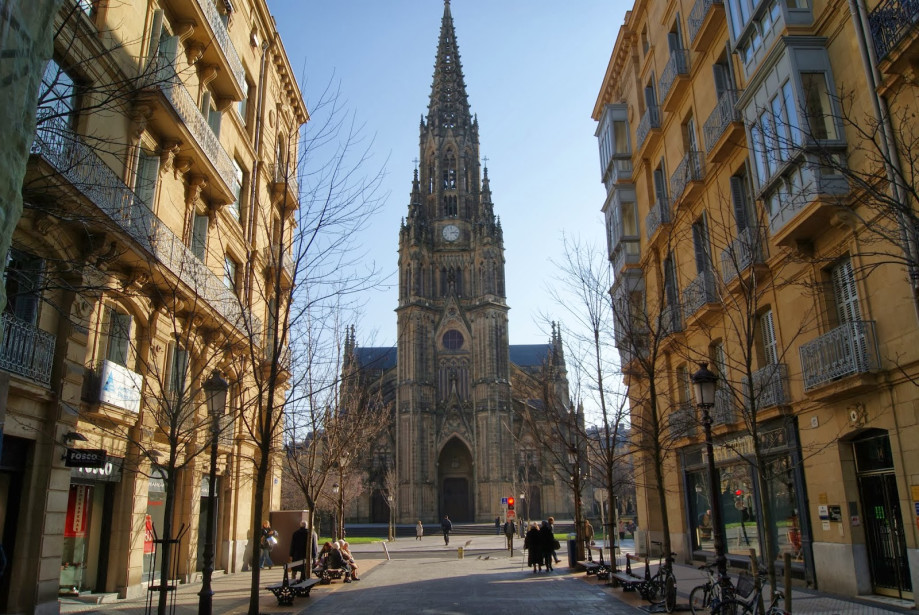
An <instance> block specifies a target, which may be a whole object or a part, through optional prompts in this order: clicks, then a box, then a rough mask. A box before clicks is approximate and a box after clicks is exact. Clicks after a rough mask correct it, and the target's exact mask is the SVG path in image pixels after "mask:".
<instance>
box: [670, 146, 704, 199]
mask: <svg viewBox="0 0 919 615" xmlns="http://www.w3.org/2000/svg"><path fill="white" fill-rule="evenodd" d="M703 179H705V156H704V155H703V154H702V152H692V151H690V152H686V154H685V155H684V156H683V159H682V160H681V161H680V164H678V165H677V167H676V170H675V171H674V172H673V175H671V176H670V196H672V197H673V200H674V202H677V201H678V200H679V198H680V196H682V194H683V191H684V190H686V186H687V184H689V182H699V181H702V180H703Z"/></svg>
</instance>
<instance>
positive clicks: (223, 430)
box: [217, 412, 236, 447]
mask: <svg viewBox="0 0 919 615" xmlns="http://www.w3.org/2000/svg"><path fill="white" fill-rule="evenodd" d="M235 418H236V415H235V413H233V412H227V413H226V414H223V415H222V416H219V417H218V418H217V429H218V432H217V444H219V445H220V446H224V447H228V446H233V441H234V440H235V439H236V434H235V433H234V430H235V427H236V424H235V422H234V419H235Z"/></svg>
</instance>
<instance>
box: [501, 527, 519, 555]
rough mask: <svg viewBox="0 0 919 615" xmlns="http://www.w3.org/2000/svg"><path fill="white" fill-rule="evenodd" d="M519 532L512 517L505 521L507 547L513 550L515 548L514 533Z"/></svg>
mask: <svg viewBox="0 0 919 615" xmlns="http://www.w3.org/2000/svg"><path fill="white" fill-rule="evenodd" d="M516 532H517V527H516V526H515V524H514V522H513V521H512V520H510V519H508V520H507V521H505V522H504V537H505V538H507V548H508V549H510V550H511V551H513V550H514V534H515V533H516Z"/></svg>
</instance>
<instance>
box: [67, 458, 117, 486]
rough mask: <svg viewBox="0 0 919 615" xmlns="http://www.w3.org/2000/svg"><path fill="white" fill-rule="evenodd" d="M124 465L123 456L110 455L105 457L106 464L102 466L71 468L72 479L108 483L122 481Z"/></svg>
mask: <svg viewBox="0 0 919 615" xmlns="http://www.w3.org/2000/svg"><path fill="white" fill-rule="evenodd" d="M123 465H124V459H122V458H121V457H109V456H107V457H106V459H105V465H103V466H102V467H100V468H87V467H85V466H81V467H78V468H73V469H72V470H70V479H71V480H74V479H82V480H91V481H100V482H106V483H120V482H121V469H122V466H123Z"/></svg>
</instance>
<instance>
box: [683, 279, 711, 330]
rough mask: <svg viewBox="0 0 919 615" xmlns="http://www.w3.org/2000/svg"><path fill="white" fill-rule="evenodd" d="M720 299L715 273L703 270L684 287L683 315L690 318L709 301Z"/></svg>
mask: <svg viewBox="0 0 919 615" xmlns="http://www.w3.org/2000/svg"><path fill="white" fill-rule="evenodd" d="M717 301H718V290H717V288H716V286H715V274H714V273H712V272H711V271H703V272H702V273H700V274H699V275H697V276H696V279H695V280H693V281H692V282H690V283H689V285H688V286H687V287H686V288H684V289H683V317H684V318H689V317H690V316H692V315H693V314H695V313H696V312H698V311H699V310H700V309H702V306H703V305H705V304H707V303H716V302H717Z"/></svg>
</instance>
